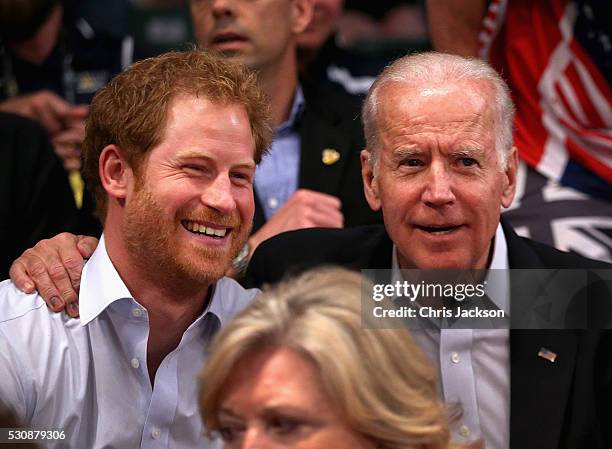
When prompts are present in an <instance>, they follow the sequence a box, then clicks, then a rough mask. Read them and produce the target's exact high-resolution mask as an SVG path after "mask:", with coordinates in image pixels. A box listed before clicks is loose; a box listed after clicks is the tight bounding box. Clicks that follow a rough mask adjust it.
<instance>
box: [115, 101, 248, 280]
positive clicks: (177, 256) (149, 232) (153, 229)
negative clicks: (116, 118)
mask: <svg viewBox="0 0 612 449" xmlns="http://www.w3.org/2000/svg"><path fill="white" fill-rule="evenodd" d="M254 147H255V146H254V142H253V138H252V135H251V126H250V122H249V118H248V115H247V112H246V110H245V108H244V107H243V106H240V105H219V104H215V103H212V102H210V101H208V100H207V99H205V98H197V97H191V96H189V97H187V96H185V97H178V98H177V99H175V100H174V101H173V103H172V105H171V107H170V110H169V117H168V121H167V127H166V130H165V133H164V138H163V140H162V142H161V143H160V144H159V145H158V146H156V147H155V148H153V149H152V150H151V152H150V154H149V156H148V158H147V159H146V160H145V161H144V162H143V166H142V167H141V173H142V175H141V178H139V179H138V182H137V183H136V185H135V186H134V190H133V194H132V195H131V196H128V198H127V200H126V213H125V220H124V222H123V233H124V235H125V239H126V242H127V244H128V247H129V250H130V253H131V254H133V255H136V258H137V260H139V261H141V262H142V263H144V264H147V266H146V268H147V269H148V270H149V271H150V272H151V273H158V274H159V276H158V277H159V278H160V279H165V278H167V277H168V276H174V278H176V279H179V280H182V281H184V282H189V281H191V282H192V283H198V284H206V283H210V282H215V281H216V280H218V279H219V278H221V277H222V276H223V275H224V273H225V272H226V271H227V269H228V268H229V266H230V263H231V261H232V259H233V258H234V257H235V256H236V254H237V253H238V251H239V250H240V248H242V246H243V245H244V243H245V242H246V239H247V238H248V236H249V233H250V230H251V225H252V221H253V213H254V200H253V176H254V173H255V162H254V159H253V154H254Z"/></svg>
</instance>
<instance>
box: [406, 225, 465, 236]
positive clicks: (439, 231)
mask: <svg viewBox="0 0 612 449" xmlns="http://www.w3.org/2000/svg"><path fill="white" fill-rule="evenodd" d="M415 227H416V228H417V229H420V230H421V231H424V232H427V233H429V234H433V235H446V234H450V233H451V232H453V231H456V230H457V229H459V228H460V227H461V225H456V226H421V225H415Z"/></svg>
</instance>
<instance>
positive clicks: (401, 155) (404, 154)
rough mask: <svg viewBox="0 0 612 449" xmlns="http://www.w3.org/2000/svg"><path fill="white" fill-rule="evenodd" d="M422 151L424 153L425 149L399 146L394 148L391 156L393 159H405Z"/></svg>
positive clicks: (419, 154) (418, 154)
mask: <svg viewBox="0 0 612 449" xmlns="http://www.w3.org/2000/svg"><path fill="white" fill-rule="evenodd" d="M424 153H426V151H424V150H422V149H421V148H418V147H401V148H398V149H396V150H394V151H393V154H392V155H391V157H392V158H393V159H406V158H409V157H414V156H421V155H423V154H424Z"/></svg>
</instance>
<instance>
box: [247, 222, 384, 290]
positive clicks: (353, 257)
mask: <svg viewBox="0 0 612 449" xmlns="http://www.w3.org/2000/svg"><path fill="white" fill-rule="evenodd" d="M391 248H392V243H391V241H390V240H389V237H388V236H387V234H386V232H385V229H384V226H382V225H370V226H356V227H352V228H345V229H330V228H309V229H299V230H296V231H289V232H285V233H282V234H279V235H277V236H274V237H272V238H271V239H269V240H266V241H265V242H263V243H262V244H261V245H260V246H259V247H258V248H257V250H256V251H255V253H254V254H253V258H252V259H251V262H250V263H249V268H248V271H247V278H246V285H253V286H261V285H263V284H264V283H269V282H276V281H278V280H279V279H280V278H282V277H283V276H285V275H287V274H296V273H298V272H300V271H303V270H305V269H308V268H313V267H316V266H319V265H339V266H343V267H346V268H349V269H355V270H358V269H366V268H388V267H386V265H389V266H390V264H391ZM387 259H388V260H387Z"/></svg>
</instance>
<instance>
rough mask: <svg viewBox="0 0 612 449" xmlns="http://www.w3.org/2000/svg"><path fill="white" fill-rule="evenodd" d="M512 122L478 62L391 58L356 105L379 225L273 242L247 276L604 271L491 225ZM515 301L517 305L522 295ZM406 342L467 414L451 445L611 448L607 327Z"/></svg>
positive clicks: (511, 184)
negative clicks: (341, 269) (338, 270)
mask: <svg viewBox="0 0 612 449" xmlns="http://www.w3.org/2000/svg"><path fill="white" fill-rule="evenodd" d="M512 113H513V106H512V102H511V100H510V97H509V92H508V88H507V87H506V85H505V83H504V82H503V81H502V80H501V78H500V77H499V76H498V75H497V74H496V73H495V71H494V70H493V69H492V68H490V67H489V66H488V65H486V64H485V63H483V62H480V61H478V60H471V59H466V58H462V57H459V56H451V55H444V54H439V53H426V54H420V55H413V56H408V57H405V58H402V59H400V60H398V61H396V62H395V63H393V64H392V65H391V66H390V67H388V68H387V69H386V70H385V71H384V72H383V74H382V75H381V76H380V77H379V78H378V79H377V81H376V82H375V83H374V85H373V86H372V88H371V89H370V92H369V94H368V97H367V98H366V100H365V104H364V108H363V120H364V128H365V135H366V139H367V149H366V150H364V151H363V152H362V155H361V159H362V174H363V179H364V186H365V194H366V198H367V200H368V203H369V204H370V206H371V207H372V208H373V209H382V212H383V217H384V222H385V224H384V226H370V227H361V228H355V229H346V230H330V229H314V230H302V231H295V232H291V233H285V234H282V235H280V236H278V237H276V238H273V239H270V240H268V241H267V242H265V243H264V244H263V245H261V246H260V247H259V248H258V250H257V251H256V252H255V255H254V257H253V260H252V261H251V265H250V268H249V273H247V278H248V279H249V281H250V282H251V283H253V284H254V285H261V284H264V283H268V282H273V281H276V280H277V279H279V278H280V277H282V275H283V274H284V273H286V272H287V271H296V270H298V269H301V268H307V267H311V266H315V265H320V264H339V265H344V266H348V267H352V268H355V269H393V271H394V272H397V270H398V269H410V268H418V269H474V268H480V269H508V268H521V269H545V268H583V269H584V268H604V269H610V268H611V267H610V266H609V265H606V264H604V263H601V262H597V261H592V260H588V259H585V258H582V257H579V256H576V255H572V254H568V253H563V252H560V251H557V250H555V249H553V248H551V247H548V246H546V245H542V244H539V243H536V242H534V241H531V240H527V239H522V238H519V237H518V236H517V235H516V234H515V233H514V231H513V230H512V229H511V228H510V227H508V226H506V225H504V224H501V223H500V212H501V209H502V208H503V207H508V206H509V205H510V203H511V202H512V199H513V196H514V192H515V186H516V172H517V153H516V149H515V148H514V147H513V146H512ZM513 286H514V284H513ZM511 293H513V294H514V296H512V299H513V305H514V304H515V303H516V302H517V301H519V300H524V299H525V298H524V297H517V296H516V294H515V290H512V292H511ZM609 295H610V293H609V292H608V293H607V296H605V297H604V298H603V299H604V301H605V302H607V303H609V297H610V296H609ZM513 310H514V309H513ZM415 337H416V339H417V341H419V343H420V344H421V345H422V347H423V348H424V349H425V350H426V352H427V353H428V354H429V356H430V360H431V361H432V362H433V363H434V364H435V365H437V367H438V372H439V375H440V378H441V381H442V391H441V394H442V397H443V398H444V399H445V400H446V401H450V402H459V403H460V404H461V406H462V408H463V414H462V416H461V417H460V419H459V420H458V422H457V423H456V427H455V429H454V437H455V439H456V440H457V441H459V442H463V443H469V442H473V441H475V440H477V439H479V438H482V439H483V440H484V442H485V443H486V447H487V448H494V449H502V448H508V447H512V448H517V449H518V448H522V449H524V448H544V447H546V448H557V447H576V448H578V447H601V448H603V447H609V446H610V444H611V441H610V437H609V435H608V434H607V433H606V432H604V426H605V425H606V424H605V423H607V422H609V419H610V410H609V405H608V404H607V403H605V402H606V401H607V398H609V397H610V394H612V378H611V377H610V372H612V371H611V369H612V365H611V362H610V360H611V358H610V350H611V348H612V335H611V333H610V332H609V331H603V330H590V331H589V330H579V331H578V330H576V331H570V330H567V331H564V330H550V331H542V330H504V329H444V328H443V329H435V330H425V331H423V332H416V333H415ZM553 354H554V356H553ZM547 357H548V359H547ZM551 360H552V362H551ZM604 398H605V399H604ZM584 416H588V417H589V418H588V419H582V418H581V417H584Z"/></svg>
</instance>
